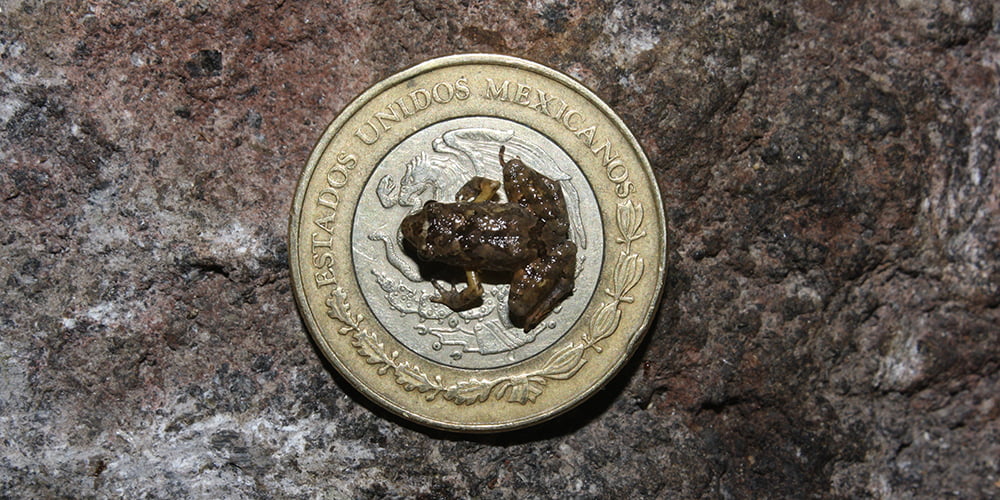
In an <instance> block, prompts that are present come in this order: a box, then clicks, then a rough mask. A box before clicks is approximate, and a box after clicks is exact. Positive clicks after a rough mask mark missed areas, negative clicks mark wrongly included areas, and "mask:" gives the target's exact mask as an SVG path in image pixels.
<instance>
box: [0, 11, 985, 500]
mask: <svg viewBox="0 0 1000 500" xmlns="http://www.w3.org/2000/svg"><path fill="white" fill-rule="evenodd" d="M471 51H476V52H498V53H506V54H511V55H517V56H521V57H526V58H529V59H533V60H537V61H539V62H542V63H544V64H546V65H549V66H551V67H554V68H556V69H559V70H561V71H564V72H566V73H568V74H570V75H571V76H573V77H574V78H576V79H578V80H579V81H581V82H582V83H584V84H585V85H587V86H589V87H590V88H592V89H593V90H594V91H595V92H596V93H597V94H598V95H600V96H601V97H602V98H603V99H605V100H606V101H607V102H608V103H609V104H610V105H611V106H612V107H613V108H615V109H616V110H617V111H618V112H619V114H620V115H621V116H622V117H623V119H624V121H625V122H626V123H627V124H628V125H629V126H630V127H631V128H632V131H633V132H634V134H635V135H636V136H637V137H638V138H639V140H640V142H641V143H642V145H643V147H644V148H645V150H646V153H647V155H648V156H649V159H650V162H651V164H652V166H653V169H654V171H655V174H656V176H657V179H658V181H659V187H660V189H661V191H662V194H663V201H664V204H665V207H666V210H667V215H668V224H669V229H670V239H669V244H670V253H669V256H668V264H669V270H668V278H667V282H666V284H665V293H664V296H663V298H662V301H661V303H660V308H659V314H658V315H657V317H656V321H655V324H654V325H653V327H652V328H651V330H650V332H649V334H648V338H647V341H646V342H645V344H644V346H643V351H641V352H640V354H639V355H638V356H637V358H636V359H635V360H634V361H633V362H632V363H631V364H630V365H629V366H628V367H627V369H626V370H625V371H624V372H623V373H622V374H621V376H620V377H618V378H617V379H616V380H615V381H614V382H613V383H612V384H611V385H610V386H609V387H608V388H607V389H606V390H604V391H603V392H601V393H600V394H598V395H597V397H595V398H594V399H593V400H591V401H590V402H588V403H586V404H585V405H584V406H582V407H581V408H579V409H577V410H575V411H573V412H572V413H569V414H567V415H566V416H564V417H561V418H560V419H558V420H556V421H554V422H551V423H547V424H543V425H541V426H538V427H535V428H531V429H528V430H525V431H520V432H516V433H510V434H501V435H492V436H463V435H456V434H448V433H440V432H435V431H429V430H427V429H423V428H421V427H418V426H415V425H410V424H407V423H405V422H402V421H400V420H398V419H396V418H394V417H392V416H390V415H388V414H386V413H385V412H384V411H382V410H380V409H378V408H375V407H373V406H372V405H371V404H369V403H368V402H366V401H365V400H364V398H363V397H362V396H360V395H359V394H357V393H356V392H355V391H353V390H352V389H351V388H350V387H349V386H348V385H347V384H346V383H345V382H344V381H343V380H342V379H341V378H340V377H339V376H338V375H336V374H335V373H334V371H333V370H332V369H331V367H330V365H328V364H327V363H326V362H325V361H324V360H323V358H322V356H321V354H320V353H319V352H318V350H317V349H316V348H315V347H314V346H313V344H312V343H311V341H310V339H309V336H308V334H307V332H306V331H305V329H304V327H303V324H302V323H301V321H300V320H299V317H298V314H297V312H296V308H295V305H294V301H293V297H292V294H291V291H290V282H289V273H288V268H287V240H286V230H287V227H286V224H287V213H288V210H289V205H290V202H291V197H292V193H293V190H294V186H295V183H296V181H297V178H298V175H299V171H300V169H301V167H302V166H303V165H304V164H305V161H306V159H307V157H308V155H309V153H310V151H311V148H312V146H313V144H314V141H315V140H316V139H317V138H318V137H319V134H320V133H321V131H322V130H323V128H325V126H326V124H327V123H328V122H329V121H330V120H332V119H333V118H334V117H335V116H336V114H337V113H338V112H339V111H340V110H341V109H343V107H344V106H345V105H346V104H347V103H348V102H349V101H350V100H351V99H353V98H354V97H355V96H356V95H357V94H359V93H360V92H361V91H363V90H364V89H365V88H367V87H368V86H370V85H372V84H374V83H376V82H377V81H379V80H380V79H382V78H384V77H386V76H389V75H391V74H393V73H395V72H397V71H399V70H401V69H403V68H405V67H407V66H410V65H412V64H415V63H418V62H420V61H423V60H425V59H428V58H431V57H433V56H439V55H445V54H451V53H456V52H471ZM998 88H1000V8H998V7H997V5H996V4H995V3H994V2H991V1H986V0H970V1H965V2H953V1H947V0H905V1H904V0H899V1H897V2H863V1H845V2H826V1H823V0H806V1H800V2H793V3H790V4H789V3H786V2H781V1H776V0H775V1H759V2H755V1H748V2H732V1H696V2H661V3H647V2H637V1H631V0H617V1H610V2H597V1H591V0H579V1H575V2H552V1H532V2H528V3H526V4H520V3H517V2H465V1H437V0H416V1H406V2H402V1H400V2H397V1H391V0H387V1H382V2H376V3H374V4H369V3H367V2H357V1H337V2H309V1H283V2H262V1H256V0H243V1H235V2H222V3H217V2H202V1H197V0H193V1H178V2H153V1H151V2H134V3H133V2H118V1H94V2H82V1H65V2H46V1H32V0H21V1H18V0H7V1H3V2H0V219H2V221H3V223H2V224H3V230H2V231H0V279H2V280H3V283H4V286H3V289H2V291H0V451H2V453H0V496H4V497H8V496H11V497H35V498H47V497H63V496H65V497H130V498H131V497H159V498H183V497H211V498H223V497H226V498H234V497H250V498H256V497H260V498H271V497H279V498H280V497H330V498H341V497H344V498H384V497H405V498H461V497H479V498H546V497H555V496H561V497H562V496H569V497H573V498H610V497H621V498H701V497H704V498H763V497H771V498H809V497H816V498H865V497H875V498H943V497H952V496H954V497H960V498H987V497H996V496H1000V326H998V325H1000V309H998V307H1000V147H998V145H1000V113H997V110H998V109H1000V91H998Z"/></svg>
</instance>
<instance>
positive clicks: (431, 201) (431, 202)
mask: <svg viewBox="0 0 1000 500" xmlns="http://www.w3.org/2000/svg"><path fill="white" fill-rule="evenodd" d="M435 203H437V201H435V200H427V201H425V202H424V208H427V207H429V206H431V205H433V204H435Z"/></svg>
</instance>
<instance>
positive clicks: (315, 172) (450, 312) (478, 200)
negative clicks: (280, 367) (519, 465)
mask: <svg viewBox="0 0 1000 500" xmlns="http://www.w3.org/2000/svg"><path fill="white" fill-rule="evenodd" d="M525 172H527V173H525ZM494 191H495V193H494ZM404 219H407V221H408V223H407V224H404V223H403V221H404ZM289 239H290V245H289V247H290V261H291V262H290V264H291V271H292V279H293V282H294V289H295V297H296V300H297V302H298V305H299V309H300V311H301V313H302V317H303V319H304V320H305V323H306V325H307V327H308V329H309V331H310V333H311V334H312V336H313V337H314V338H315V340H316V343H317V344H318V345H319V347H320V348H321V350H322V351H323V353H324V354H325V355H326V356H327V358H328V359H329V360H330V362H331V363H333V365H334V366H335V367H336V368H337V370H338V371H339V372H340V373H341V374H342V375H343V376H344V377H345V378H346V379H347V380H349V381H350V382H351V383H352V384H353V385H354V386H356V387H357V388H358V389H359V390H360V391H361V392H362V393H363V394H365V395H366V396H367V397H369V398H371V399H372V400H374V401H376V402H378V403H379V404H381V405H382V406H384V407H386V408H388V409H389V410H391V411H392V412H394V413H396V414H398V415H400V416H402V417H404V418H407V419H410V420H413V421H416V422H419V423H422V424H425V425H428V426H432V427H436V428H441V429H448V430H455V431H466V432H489V431H502V430H510V429H516V428H520V427H524V426H527V425H531V424H534V423H538V422H541V421H543V420H546V419H549V418H552V417H553V416H555V415H558V414H560V413H562V412H565V411H567V410H569V409H570V408H572V407H574V406H575V405H577V404H579V403H580V402H581V401H583V400H584V399H586V398H587V397H588V396H590V395H591V394H593V393H594V392H595V391H597V390H598V389H599V388H600V387H601V386H602V385H604V384H605V383H606V382H608V380H609V379H610V378H611V377H612V376H614V374H615V373H616V372H617V371H618V370H619V369H620V368H621V367H622V366H623V365H624V363H625V362H626V360H627V359H628V357H629V356H630V355H631V354H632V353H633V352H634V351H635V349H636V347H637V346H638V345H639V342H640V340H641V338H642V335H643V333H644V331H645V329H646V328H647V327H648V325H649V322H650V320H651V318H652V315H653V312H654V310H655V308H656V306H657V303H658V300H659V296H660V290H661V287H662V283H663V279H664V266H665V260H664V259H665V255H666V243H665V242H666V230H665V222H664V216H663V206H662V203H661V200H660V196H659V192H658V190H657V184H656V180H655V179H654V177H653V175H652V172H651V170H650V168H649V163H648V161H647V160H646V157H645V156H644V155H643V153H642V150H641V149H640V147H639V145H638V143H637V142H636V140H635V138H634V137H633V136H632V135H631V133H630V132H629V131H628V130H627V129H626V127H625V126H624V124H623V123H622V121H621V119H619V118H618V116H617V115H615V114H614V112H613V111H612V110H611V109H610V108H609V107H608V106H607V105H606V104H604V103H603V102H602V101H601V100H600V99H598V98H597V97H596V96H595V95H594V94H593V93H591V92H590V91H588V90H587V89H586V88H584V87H583V86H582V85H580V84H579V83H577V82H575V81H574V80H572V79H571V78H569V77H567V76H565V75H563V74H561V73H558V72H556V71H554V70H552V69H549V68H546V67H544V66H541V65H539V64H536V63H532V62H528V61H524V60H521V59H517V58H513V57H507V56H499V55H479V54H475V55H456V56H450V57H444V58H440V59H434V60H431V61H428V62H425V63H423V64H420V65H418V66H415V67H413V68H411V69H408V70H406V71H403V72H401V73H399V74H397V75H394V76H392V77H390V78H388V79H386V80H384V81H382V82H380V83H378V84H377V85H375V86H374V87H372V88H371V89H369V90H368V91H367V92H365V93H364V94H362V95H361V96H360V97H358V98H357V99H356V100H354V102H352V103H351V104H350V105H349V106H348V107H347V108H346V109H345V110H344V111H343V112H342V113H341V115H340V116H338V117H337V118H336V119H335V120H334V121H333V123H331V124H330V126H329V127H328V128H327V129H326V132H325V133H324V134H323V136H322V137H321V138H320V140H319V142H318V144H317V145H316V148H315V150H314V151H313V154H312V156H311V157H310V158H309V162H308V163H307V165H306V167H305V169H304V170H303V172H302V177H301V179H300V181H299V184H298V189H297V191H296V194H295V200H294V205H293V208H292V213H291V222H290V229H289ZM467 282H468V283H470V284H468V285H467V284H466V283H467ZM472 283H478V284H477V285H471V284H472ZM467 286H471V287H472V288H471V289H470V290H467V291H465V292H463V290H465V288H466V287H467ZM472 292H475V293H472ZM525 318H527V319H525Z"/></svg>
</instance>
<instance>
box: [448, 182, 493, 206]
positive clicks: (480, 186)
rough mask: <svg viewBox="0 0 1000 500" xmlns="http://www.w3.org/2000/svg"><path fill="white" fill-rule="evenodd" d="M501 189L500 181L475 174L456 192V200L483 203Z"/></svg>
mask: <svg viewBox="0 0 1000 500" xmlns="http://www.w3.org/2000/svg"><path fill="white" fill-rule="evenodd" d="M499 189H500V182H499V181H495V180H493V179H487V178H486V177H480V176H478V175H477V176H475V177H473V178H471V179H469V182H466V183H465V185H464V186H462V187H461V188H459V190H458V192H457V193H455V201H471V202H474V203H481V202H484V201H489V200H490V199H491V198H493V196H494V195H495V194H496V192H497V191H498V190H499Z"/></svg>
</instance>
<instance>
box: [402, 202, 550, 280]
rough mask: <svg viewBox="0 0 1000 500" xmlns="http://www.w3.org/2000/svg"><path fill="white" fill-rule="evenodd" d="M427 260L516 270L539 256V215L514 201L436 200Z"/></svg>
mask: <svg viewBox="0 0 1000 500" xmlns="http://www.w3.org/2000/svg"><path fill="white" fill-rule="evenodd" d="M423 210H424V212H425V214H426V217H427V226H426V231H425V235H424V237H425V243H424V245H423V246H424V248H420V249H417V250H418V253H419V255H420V258H421V259H424V260H431V261H436V262H441V263H443V264H448V265H451V266H456V267H460V268H463V269H476V270H488V271H512V270H515V269H518V268H520V267H522V266H523V265H524V264H525V263H527V262H529V261H531V260H533V259H534V258H535V257H536V256H537V255H538V248H539V245H540V244H541V242H539V241H538V238H537V236H538V234H539V227H538V225H539V220H538V218H537V217H535V216H533V215H532V214H531V213H529V212H528V211H527V210H525V209H524V208H523V207H521V206H518V205H514V204H510V203H492V202H489V203H473V202H459V203H432V204H429V205H428V206H425V207H424V209H423Z"/></svg>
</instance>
